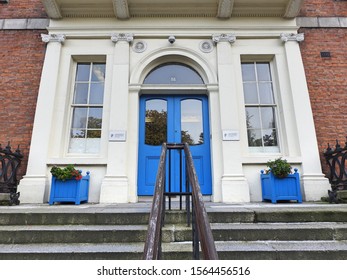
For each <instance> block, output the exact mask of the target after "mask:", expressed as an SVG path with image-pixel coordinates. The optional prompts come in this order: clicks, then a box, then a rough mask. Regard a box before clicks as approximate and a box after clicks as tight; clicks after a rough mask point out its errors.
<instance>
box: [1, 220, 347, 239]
mask: <svg viewBox="0 0 347 280" xmlns="http://www.w3.org/2000/svg"><path fill="white" fill-rule="evenodd" d="M211 228H212V231H213V236H214V239H215V241H232V240H234V241H256V240H299V241H300V240H347V224H343V223H289V224H284V223H274V224H270V223H262V224H247V223H246V224H235V223H232V224H231V223H219V224H214V223H213V224H211ZM146 236H147V225H113V226H111V225H63V226H60V225H48V226H31V225H30V226H0V244H25V243H112V242H124V243H126V242H145V240H146ZM162 240H163V242H164V243H167V242H182V241H191V240H192V231H191V227H187V226H185V225H166V226H165V227H164V228H163V233H162Z"/></svg>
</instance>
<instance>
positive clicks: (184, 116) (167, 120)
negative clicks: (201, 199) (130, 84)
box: [138, 95, 212, 196]
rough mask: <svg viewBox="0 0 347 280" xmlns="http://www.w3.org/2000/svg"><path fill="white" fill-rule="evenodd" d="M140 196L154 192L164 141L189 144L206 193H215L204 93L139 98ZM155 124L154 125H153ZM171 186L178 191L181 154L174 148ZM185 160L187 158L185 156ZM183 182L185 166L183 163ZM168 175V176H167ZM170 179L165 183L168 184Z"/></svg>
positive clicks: (202, 188) (200, 181)
mask: <svg viewBox="0 0 347 280" xmlns="http://www.w3.org/2000/svg"><path fill="white" fill-rule="evenodd" d="M139 116H140V125H139V159H138V195H139V196H146V195H153V193H154V185H155V180H156V174H157V169H158V164H159V157H160V151H161V144H162V143H163V142H167V143H181V142H188V143H190V148H191V153H192V156H193V161H194V165H195V168H196V172H197V176H198V179H199V183H200V187H201V191H202V193H203V194H204V195H210V194H212V178H211V155H210V130H209V117H208V99H207V96H205V95H189V96H188V95H171V96H167V95H143V96H141V98H140V114H139ZM151 125H152V127H151ZM172 153H173V154H171V162H170V164H169V163H167V171H168V168H169V167H168V166H170V168H171V177H170V180H171V181H170V185H171V191H172V192H178V191H179V185H180V182H179V180H180V178H179V174H180V155H179V151H172ZM183 162H184V158H183ZM182 169H183V178H181V180H182V181H183V182H181V183H182V184H184V180H185V179H184V176H185V174H184V173H185V168H184V166H183V168H182ZM167 177H168V176H167ZM168 180H169V178H167V182H166V186H167V187H168V185H169V182H168Z"/></svg>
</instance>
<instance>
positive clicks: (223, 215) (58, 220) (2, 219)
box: [0, 207, 347, 225]
mask: <svg viewBox="0 0 347 280" xmlns="http://www.w3.org/2000/svg"><path fill="white" fill-rule="evenodd" d="M2 210H3V209H2ZM207 212H208V216H209V220H210V222H211V223H303V222H347V208H342V207H339V208H336V207H331V208H328V207H324V208H322V207H317V208H314V207H310V208H307V209H306V208H305V207H303V208H298V207H295V208H294V207H293V208H290V207H288V208H285V209H283V208H279V209H276V208H270V207H269V208H253V209H247V208H244V209H242V208H232V207H231V208H230V209H227V210H224V209H223V208H221V209H218V208H217V209H215V208H208V209H207ZM148 219H149V210H147V209H146V210H142V209H140V210H139V209H132V211H129V209H126V210H124V209H123V210H122V209H121V210H119V209H113V210H112V209H93V208H91V209H90V208H86V209H84V208H64V209H60V208H59V207H58V208H52V209H49V210H47V209H46V208H44V209H42V210H41V209H34V210H30V211H28V212H25V211H23V209H21V208H14V209H10V208H7V209H6V210H5V211H2V212H1V213H0V225H81V224H83V225H134V224H136V225H146V224H147V223H148ZM186 220H187V217H186V214H185V212H184V211H171V212H168V213H167V214H166V216H165V222H166V223H167V224H183V223H186Z"/></svg>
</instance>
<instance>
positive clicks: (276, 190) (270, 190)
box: [260, 169, 302, 203]
mask: <svg viewBox="0 0 347 280" xmlns="http://www.w3.org/2000/svg"><path fill="white" fill-rule="evenodd" d="M294 171H295V173H294V174H289V175H288V176H287V177H285V178H277V177H275V176H274V175H273V174H272V173H271V172H270V173H269V174H265V173H264V171H263V170H262V171H261V175H260V179H261V190H262V195H263V201H265V200H271V202H272V203H276V202H277V201H278V200H297V201H298V202H299V203H301V202H302V196H301V190H300V176H299V173H298V170H297V169H295V170H294Z"/></svg>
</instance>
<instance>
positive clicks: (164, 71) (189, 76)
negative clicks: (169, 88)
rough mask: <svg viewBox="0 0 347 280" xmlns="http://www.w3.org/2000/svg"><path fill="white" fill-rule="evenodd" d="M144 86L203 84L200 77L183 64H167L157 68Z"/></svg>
mask: <svg viewBox="0 0 347 280" xmlns="http://www.w3.org/2000/svg"><path fill="white" fill-rule="evenodd" d="M143 83H144V84H203V83H204V81H203V80H202V78H201V77H200V75H199V74H198V73H197V72H196V71H195V70H194V69H192V68H190V67H188V66H186V65H183V64H165V65H161V66H159V67H157V68H155V69H154V70H153V71H152V72H150V73H149V74H148V76H147V77H146V78H145V80H144V82H143Z"/></svg>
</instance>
